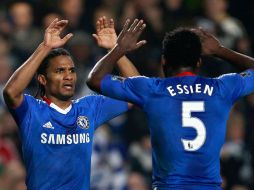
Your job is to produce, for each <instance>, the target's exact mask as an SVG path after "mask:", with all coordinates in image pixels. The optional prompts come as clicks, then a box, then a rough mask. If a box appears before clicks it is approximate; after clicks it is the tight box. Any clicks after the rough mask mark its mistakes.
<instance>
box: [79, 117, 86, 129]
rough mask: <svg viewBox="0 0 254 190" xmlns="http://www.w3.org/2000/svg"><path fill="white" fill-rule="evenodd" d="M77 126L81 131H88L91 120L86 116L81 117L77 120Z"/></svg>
mask: <svg viewBox="0 0 254 190" xmlns="http://www.w3.org/2000/svg"><path fill="white" fill-rule="evenodd" d="M77 125H78V126H79V127H80V128H81V129H88V128H89V120H88V118H87V117H86V116H79V117H78V119H77Z"/></svg>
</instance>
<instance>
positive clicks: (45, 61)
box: [35, 48, 71, 98]
mask: <svg viewBox="0 0 254 190" xmlns="http://www.w3.org/2000/svg"><path fill="white" fill-rule="evenodd" d="M60 55H65V56H69V57H71V54H70V53H69V52H68V51H67V50H66V49H64V48H55V49H53V50H51V51H50V52H49V54H48V55H47V56H46V57H45V58H44V59H43V61H42V63H41V64H40V66H39V68H38V70H37V75H36V76H38V75H39V74H42V75H47V68H48V67H49V63H50V60H51V59H53V58H55V57H57V56H60ZM38 95H40V96H41V98H42V97H43V96H45V88H44V86H43V85H41V84H40V83H39V81H38V90H37V92H36V95H35V97H37V96H38Z"/></svg>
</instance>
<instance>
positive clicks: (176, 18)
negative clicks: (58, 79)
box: [0, 0, 254, 190]
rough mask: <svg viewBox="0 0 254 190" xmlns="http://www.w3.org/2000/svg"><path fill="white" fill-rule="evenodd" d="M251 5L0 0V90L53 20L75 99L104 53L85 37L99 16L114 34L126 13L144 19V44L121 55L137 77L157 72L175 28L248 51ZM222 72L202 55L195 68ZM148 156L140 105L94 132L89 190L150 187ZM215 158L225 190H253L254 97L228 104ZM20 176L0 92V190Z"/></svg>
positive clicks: (253, 35)
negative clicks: (71, 72)
mask: <svg viewBox="0 0 254 190" xmlns="http://www.w3.org/2000/svg"><path fill="white" fill-rule="evenodd" d="M253 10H254V1H252V0H228V1H227V0H203V1H202V0H126V1H124V0H30V1H28V0H27V1H10V0H1V1H0V91H1V92H2V89H3V86H4V84H5V83H6V81H7V80H8V78H9V77H10V75H11V74H12V72H13V71H14V70H15V69H16V68H17V67H18V66H20V65H21V64H22V63H23V61H25V60H26V59H27V58H28V56H29V55H30V54H31V53H32V52H33V51H34V50H35V48H36V47H37V46H38V44H39V43H40V42H41V41H42V39H43V32H44V29H45V27H46V26H47V25H48V24H49V23H50V22H51V21H52V19H53V18H55V17H58V18H65V19H68V20H69V26H68V28H67V30H66V31H65V32H66V33H67V32H73V33H74V37H73V39H72V40H71V41H70V42H69V43H68V44H67V45H66V48H67V49H68V50H69V51H70V52H71V53H72V55H73V58H74V60H75V64H76V66H77V68H78V69H77V71H78V77H79V80H78V84H77V93H76V95H75V96H76V97H80V96H83V95H86V94H89V93H91V91H89V89H88V88H87V87H86V85H85V80H86V77H87V74H88V72H89V71H90V69H91V67H92V66H93V65H94V64H95V62H96V61H97V60H98V59H99V58H100V57H102V56H103V55H104V54H105V53H106V51H105V50H103V49H101V48H98V47H97V46H96V43H95V40H94V39H93V38H92V35H91V34H92V33H94V23H95V21H96V19H97V18H98V17H100V16H103V15H105V16H107V17H108V18H114V20H115V27H116V30H117V32H119V30H120V29H121V26H122V25H123V23H124V21H125V19H126V18H136V17H137V18H143V19H144V20H145V22H146V23H147V28H146V30H145V32H144V34H143V36H142V38H143V39H146V40H147V41H148V44H147V45H146V46H145V47H143V48H142V49H140V50H138V51H136V52H134V53H131V54H129V55H128V57H129V58H130V59H131V60H132V61H133V62H134V63H135V65H136V66H137V68H138V69H139V71H140V72H141V74H143V75H146V76H157V75H158V66H159V63H160V53H161V40H162V38H163V35H164V34H165V32H166V31H169V30H171V29H174V28H175V27H177V26H202V27H203V28H204V29H206V30H208V31H210V32H212V33H214V34H215V35H216V36H218V38H219V39H220V40H221V42H222V43H223V45H225V46H226V47H229V48H232V49H234V50H237V51H239V52H241V53H244V54H247V55H250V56H253V47H254V46H253V45H254V11H253ZM228 72H237V68H233V67H231V65H230V64H228V63H225V62H222V61H221V60H219V59H214V58H211V57H210V58H205V59H204V64H203V66H202V68H201V71H200V73H201V74H203V75H205V76H209V77H216V76H218V75H220V74H222V73H228ZM36 88H37V87H36V83H35V82H32V83H31V84H30V86H29V89H28V90H27V93H31V94H34V93H35V91H36ZM1 94H2V93H1ZM218 109H219V108H218ZM67 154H68V153H67ZM150 154H151V146H150V143H149V131H148V128H147V122H146V119H145V116H144V114H143V113H142V111H141V110H140V109H138V108H134V109H132V110H130V111H129V112H128V113H126V114H125V115H122V116H119V117H118V118H115V119H113V120H112V121H110V122H108V123H107V124H105V125H104V126H102V127H100V128H99V129H98V130H97V131H96V133H95V138H94V151H93V157H92V173H91V187H92V188H91V189H93V190H149V189H150V187H151V185H150V184H151V169H152V165H151V155H150ZM56 162H57V160H56ZM221 163H222V176H223V179H224V183H223V187H224V189H226V190H253V189H254V94H252V95H250V96H248V97H246V98H245V99H242V100H240V101H239V102H238V103H237V104H236V105H235V106H234V108H233V109H232V112H231V115H230V119H229V122H228V133H227V137H226V142H225V145H224V146H223V149H222V151H221ZM24 179H25V171H24V165H23V162H22V155H21V147H20V139H19V135H18V131H17V127H16V124H15V122H14V121H13V119H12V117H11V116H10V114H9V113H8V111H7V110H6V107H5V105H4V103H3V99H2V97H0V190H23V189H25V186H24Z"/></svg>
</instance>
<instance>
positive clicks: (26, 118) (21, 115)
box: [9, 94, 37, 128]
mask: <svg viewBox="0 0 254 190" xmlns="http://www.w3.org/2000/svg"><path fill="white" fill-rule="evenodd" d="M36 103H37V101H36V99H35V98H34V97H32V96H30V95H27V94H24V96H23V101H22V103H21V104H20V105H19V106H18V107H17V108H15V109H13V108H9V111H10V113H11V114H12V116H13V117H14V119H15V121H16V123H17V125H18V127H19V128H25V126H28V123H29V122H30V118H31V113H32V109H33V106H35V104H36Z"/></svg>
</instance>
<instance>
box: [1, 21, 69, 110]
mask: <svg viewBox="0 0 254 190" xmlns="http://www.w3.org/2000/svg"><path fill="white" fill-rule="evenodd" d="M67 24H68V21H67V20H60V21H59V20H58V19H55V20H54V21H53V22H52V23H51V24H50V25H49V27H48V28H47V29H46V31H45V34H44V40H43V42H42V43H41V44H40V45H39V47H38V48H37V49H36V50H35V52H34V53H33V54H32V55H31V56H30V57H29V59H28V60H27V61H26V62H25V63H24V64H23V65H21V66H20V67H19V68H18V69H17V70H16V71H15V72H14V73H13V75H12V76H11V78H10V79H9V80H8V82H7V83H6V85H5V87H4V90H3V95H4V99H5V102H6V104H7V106H8V107H12V108H16V107H18V106H19V105H20V104H21V102H22V101H23V97H24V95H23V92H24V90H25V89H26V88H27V86H28V84H29V83H30V81H31V80H32V78H33V76H34V75H35V73H36V71H37V69H38V68H39V66H40V64H41V62H42V61H43V59H44V58H45V57H46V56H47V54H48V53H49V52H50V51H51V50H52V49H53V48H58V47H61V46H63V45H64V44H65V43H66V42H67V41H68V40H69V39H70V38H71V37H72V36H73V35H72V34H67V35H66V36H65V37H64V38H61V37H60V34H61V32H62V31H63V29H64V28H65V26H66V25H67ZM49 94H50V92H49ZM70 103H71V100H67V101H66V100H60V99H59V102H56V104H57V105H58V106H60V107H62V108H66V107H68V106H69V105H70Z"/></svg>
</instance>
